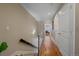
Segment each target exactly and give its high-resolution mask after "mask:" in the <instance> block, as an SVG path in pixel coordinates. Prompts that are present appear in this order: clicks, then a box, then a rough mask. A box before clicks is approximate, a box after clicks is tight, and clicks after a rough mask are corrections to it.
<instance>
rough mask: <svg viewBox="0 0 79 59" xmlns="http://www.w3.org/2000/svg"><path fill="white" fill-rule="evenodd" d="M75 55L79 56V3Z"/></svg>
mask: <svg viewBox="0 0 79 59" xmlns="http://www.w3.org/2000/svg"><path fill="white" fill-rule="evenodd" d="M75 55H77V56H79V4H75Z"/></svg>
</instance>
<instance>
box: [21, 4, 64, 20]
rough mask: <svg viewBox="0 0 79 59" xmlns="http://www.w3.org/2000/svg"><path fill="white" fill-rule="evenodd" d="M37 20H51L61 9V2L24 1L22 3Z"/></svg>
mask: <svg viewBox="0 0 79 59" xmlns="http://www.w3.org/2000/svg"><path fill="white" fill-rule="evenodd" d="M21 5H22V6H23V7H24V8H25V9H26V10H27V11H28V12H29V13H30V14H31V15H32V16H33V17H35V19H36V20H37V21H44V20H51V19H52V18H53V17H54V16H55V14H56V13H57V12H58V11H59V10H60V9H61V6H62V5H63V4H60V3H23V4H21Z"/></svg>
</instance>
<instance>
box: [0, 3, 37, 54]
mask: <svg viewBox="0 0 79 59" xmlns="http://www.w3.org/2000/svg"><path fill="white" fill-rule="evenodd" d="M37 26H38V22H37V21H35V19H34V18H33V17H32V16H31V15H30V14H29V13H28V12H27V11H25V10H24V8H22V7H21V6H20V4H0V41H6V42H7V44H8V48H7V50H5V51H4V52H2V53H0V55H11V54H12V53H14V52H15V51H20V50H21V51H22V50H23V51H24V50H25V51H26V50H31V51H32V50H33V48H32V47H30V46H28V45H24V44H21V43H19V40H20V38H23V39H25V40H27V41H29V42H32V41H33V38H34V37H35V36H36V35H37V33H36V30H37V29H38V28H37ZM33 34H34V35H33ZM36 40H37V39H36Z"/></svg>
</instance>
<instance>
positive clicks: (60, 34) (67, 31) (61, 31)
mask: <svg viewBox="0 0 79 59" xmlns="http://www.w3.org/2000/svg"><path fill="white" fill-rule="evenodd" d="M54 22H55V23H54V29H55V40H56V41H57V44H58V46H59V48H60V50H61V52H62V54H63V55H66V56H70V55H74V42H75V41H74V39H75V38H74V32H75V31H74V28H75V26H74V25H75V24H74V4H65V5H64V6H63V8H62V9H61V10H60V11H59V12H58V14H57V15H56V17H55V21H54Z"/></svg>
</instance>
